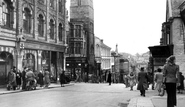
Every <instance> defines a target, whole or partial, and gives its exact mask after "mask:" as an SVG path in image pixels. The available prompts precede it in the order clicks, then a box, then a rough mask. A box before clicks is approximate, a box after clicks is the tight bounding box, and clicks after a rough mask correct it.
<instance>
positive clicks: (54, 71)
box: [50, 51, 57, 82]
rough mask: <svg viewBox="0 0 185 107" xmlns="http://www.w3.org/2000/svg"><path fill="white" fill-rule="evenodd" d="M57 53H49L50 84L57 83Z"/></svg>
mask: <svg viewBox="0 0 185 107" xmlns="http://www.w3.org/2000/svg"><path fill="white" fill-rule="evenodd" d="M56 68H57V52H54V51H52V52H51V65H50V72H51V82H56V81H57V69H56Z"/></svg>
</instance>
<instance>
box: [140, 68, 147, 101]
mask: <svg viewBox="0 0 185 107" xmlns="http://www.w3.org/2000/svg"><path fill="white" fill-rule="evenodd" d="M147 78H148V76H147V73H146V72H145V71H144V67H141V69H140V72H139V73H138V82H139V83H138V86H137V90H140V95H141V96H143V97H145V90H147V88H148V82H147Z"/></svg>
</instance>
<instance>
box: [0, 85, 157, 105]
mask: <svg viewBox="0 0 185 107" xmlns="http://www.w3.org/2000/svg"><path fill="white" fill-rule="evenodd" d="M149 91H150V90H149ZM153 94H154V93H153ZM153 94H152V93H151V92H150V94H148V95H146V96H151V95H153ZM138 96H140V95H139V91H138V90H136V87H134V91H130V88H125V85H124V84H112V85H111V86H109V85H108V84H107V83H100V84H90V83H75V85H73V86H67V87H57V88H52V89H44V90H36V91H25V92H20V93H12V94H5V95H0V99H1V101H0V105H1V107H127V104H128V102H129V99H131V98H133V97H138Z"/></svg>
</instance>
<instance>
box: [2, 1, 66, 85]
mask: <svg viewBox="0 0 185 107" xmlns="http://www.w3.org/2000/svg"><path fill="white" fill-rule="evenodd" d="M65 4H66V1H65V0H0V10H1V11H0V12H1V13H0V66H1V67H0V68H1V69H0V74H1V75H0V84H5V80H6V77H7V73H8V71H9V70H10V68H11V67H12V66H16V67H17V68H18V69H19V70H22V68H23V67H29V68H31V69H33V71H36V70H43V71H45V70H48V71H50V73H51V78H52V80H53V81H56V80H57V77H58V73H59V71H60V70H61V69H64V66H65V63H64V62H65V56H64V53H65V48H66V46H67V45H66V33H65V20H66V10H65Z"/></svg>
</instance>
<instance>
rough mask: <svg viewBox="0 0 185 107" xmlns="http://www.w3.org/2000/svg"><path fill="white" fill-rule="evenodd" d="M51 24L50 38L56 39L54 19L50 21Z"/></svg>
mask: <svg viewBox="0 0 185 107" xmlns="http://www.w3.org/2000/svg"><path fill="white" fill-rule="evenodd" d="M49 26H50V39H54V31H55V24H54V21H53V20H52V19H51V20H50V22H49Z"/></svg>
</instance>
